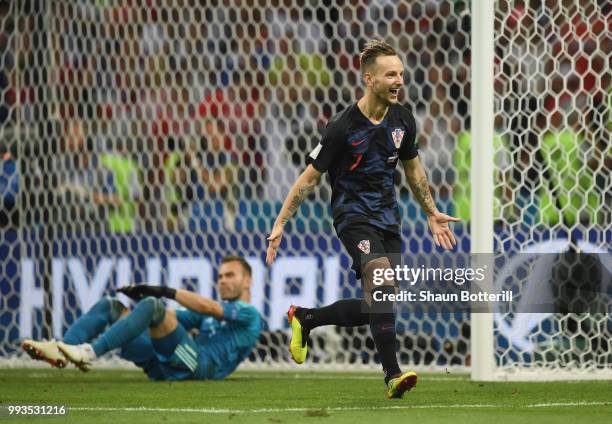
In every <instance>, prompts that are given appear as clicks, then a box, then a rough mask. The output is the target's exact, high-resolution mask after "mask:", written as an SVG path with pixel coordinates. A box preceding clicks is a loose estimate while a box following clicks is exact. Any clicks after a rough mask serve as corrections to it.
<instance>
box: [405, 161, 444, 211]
mask: <svg viewBox="0 0 612 424" xmlns="http://www.w3.org/2000/svg"><path fill="white" fill-rule="evenodd" d="M403 164H404V172H405V173H406V179H407V180H408V185H410V189H411V190H412V194H414V197H415V198H416V199H417V201H418V202H419V204H420V205H421V207H422V208H423V211H425V214H427V216H431V215H433V214H435V213H436V212H437V210H438V209H437V208H436V202H435V201H434V199H433V197H432V196H431V191H430V190H429V182H428V181H427V174H425V169H424V168H423V165H422V164H421V161H420V160H419V158H418V157H416V158H414V159H411V160H407V161H404V162H403Z"/></svg>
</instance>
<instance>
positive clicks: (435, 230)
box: [402, 156, 461, 250]
mask: <svg viewBox="0 0 612 424" xmlns="http://www.w3.org/2000/svg"><path fill="white" fill-rule="evenodd" d="M402 164H403V165H404V172H405V174H406V179H407V180H408V185H410V189H411V190H412V194H414V197H416V199H417V201H418V202H419V204H420V205H421V208H423V211H424V212H425V214H426V215H427V221H428V222H429V228H430V229H431V233H432V235H433V239H434V242H435V243H436V246H440V247H443V248H444V249H448V250H452V248H453V246H455V245H456V244H457V240H456V239H455V236H454V235H453V232H452V231H451V229H450V228H449V226H448V223H449V222H458V221H461V219H459V218H454V217H452V216H449V215H446V214H443V213H442V212H440V211H438V208H436V203H435V202H434V199H433V197H432V196H431V192H430V191H429V182H428V181H427V174H426V173H425V169H424V168H423V165H422V164H421V161H420V159H419V157H418V156H417V157H415V158H413V159H410V160H405V161H402Z"/></svg>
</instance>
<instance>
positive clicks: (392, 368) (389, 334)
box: [370, 286, 401, 384]
mask: <svg viewBox="0 0 612 424" xmlns="http://www.w3.org/2000/svg"><path fill="white" fill-rule="evenodd" d="M377 291H380V292H381V293H382V294H392V293H395V288H394V287H392V286H380V287H376V288H375V289H374V290H372V298H373V299H376V298H379V299H384V296H380V297H377V296H375V295H374V293H375V292H377ZM370 331H371V332H372V338H373V339H374V344H375V345H376V350H377V351H378V356H379V357H380V363H381V365H382V367H383V372H384V373H385V384H387V383H388V382H389V380H391V379H392V378H393V377H395V376H397V375H399V374H401V370H400V367H399V365H398V363H397V355H396V352H395V313H394V312H393V302H389V301H381V302H373V304H372V308H371V312H370Z"/></svg>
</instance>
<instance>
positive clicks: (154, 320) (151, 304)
mask: <svg viewBox="0 0 612 424" xmlns="http://www.w3.org/2000/svg"><path fill="white" fill-rule="evenodd" d="M136 308H137V309H144V310H145V311H146V313H147V315H148V316H150V317H151V319H150V321H149V327H155V326H157V325H159V324H160V323H161V322H162V321H163V320H164V317H165V315H166V307H165V306H164V302H162V300H161V299H158V298H156V297H153V296H147V297H145V298H144V299H142V300H141V301H140V302H138V305H136Z"/></svg>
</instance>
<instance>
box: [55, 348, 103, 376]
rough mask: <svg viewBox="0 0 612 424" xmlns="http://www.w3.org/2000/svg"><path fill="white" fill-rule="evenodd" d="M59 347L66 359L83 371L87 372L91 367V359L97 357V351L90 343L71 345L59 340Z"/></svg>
mask: <svg viewBox="0 0 612 424" xmlns="http://www.w3.org/2000/svg"><path fill="white" fill-rule="evenodd" d="M57 347H58V348H59V350H60V351H61V352H62V353H63V354H64V356H65V357H66V359H68V360H69V361H70V362H72V363H73V364H74V365H76V367H77V368H78V369H80V370H81V371H83V372H87V371H89V370H90V369H91V361H92V360H94V359H95V358H96V353H95V352H94V350H93V348H92V347H91V345H90V344H89V343H84V344H80V345H69V344H66V343H63V342H59V343H58V344H57Z"/></svg>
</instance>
